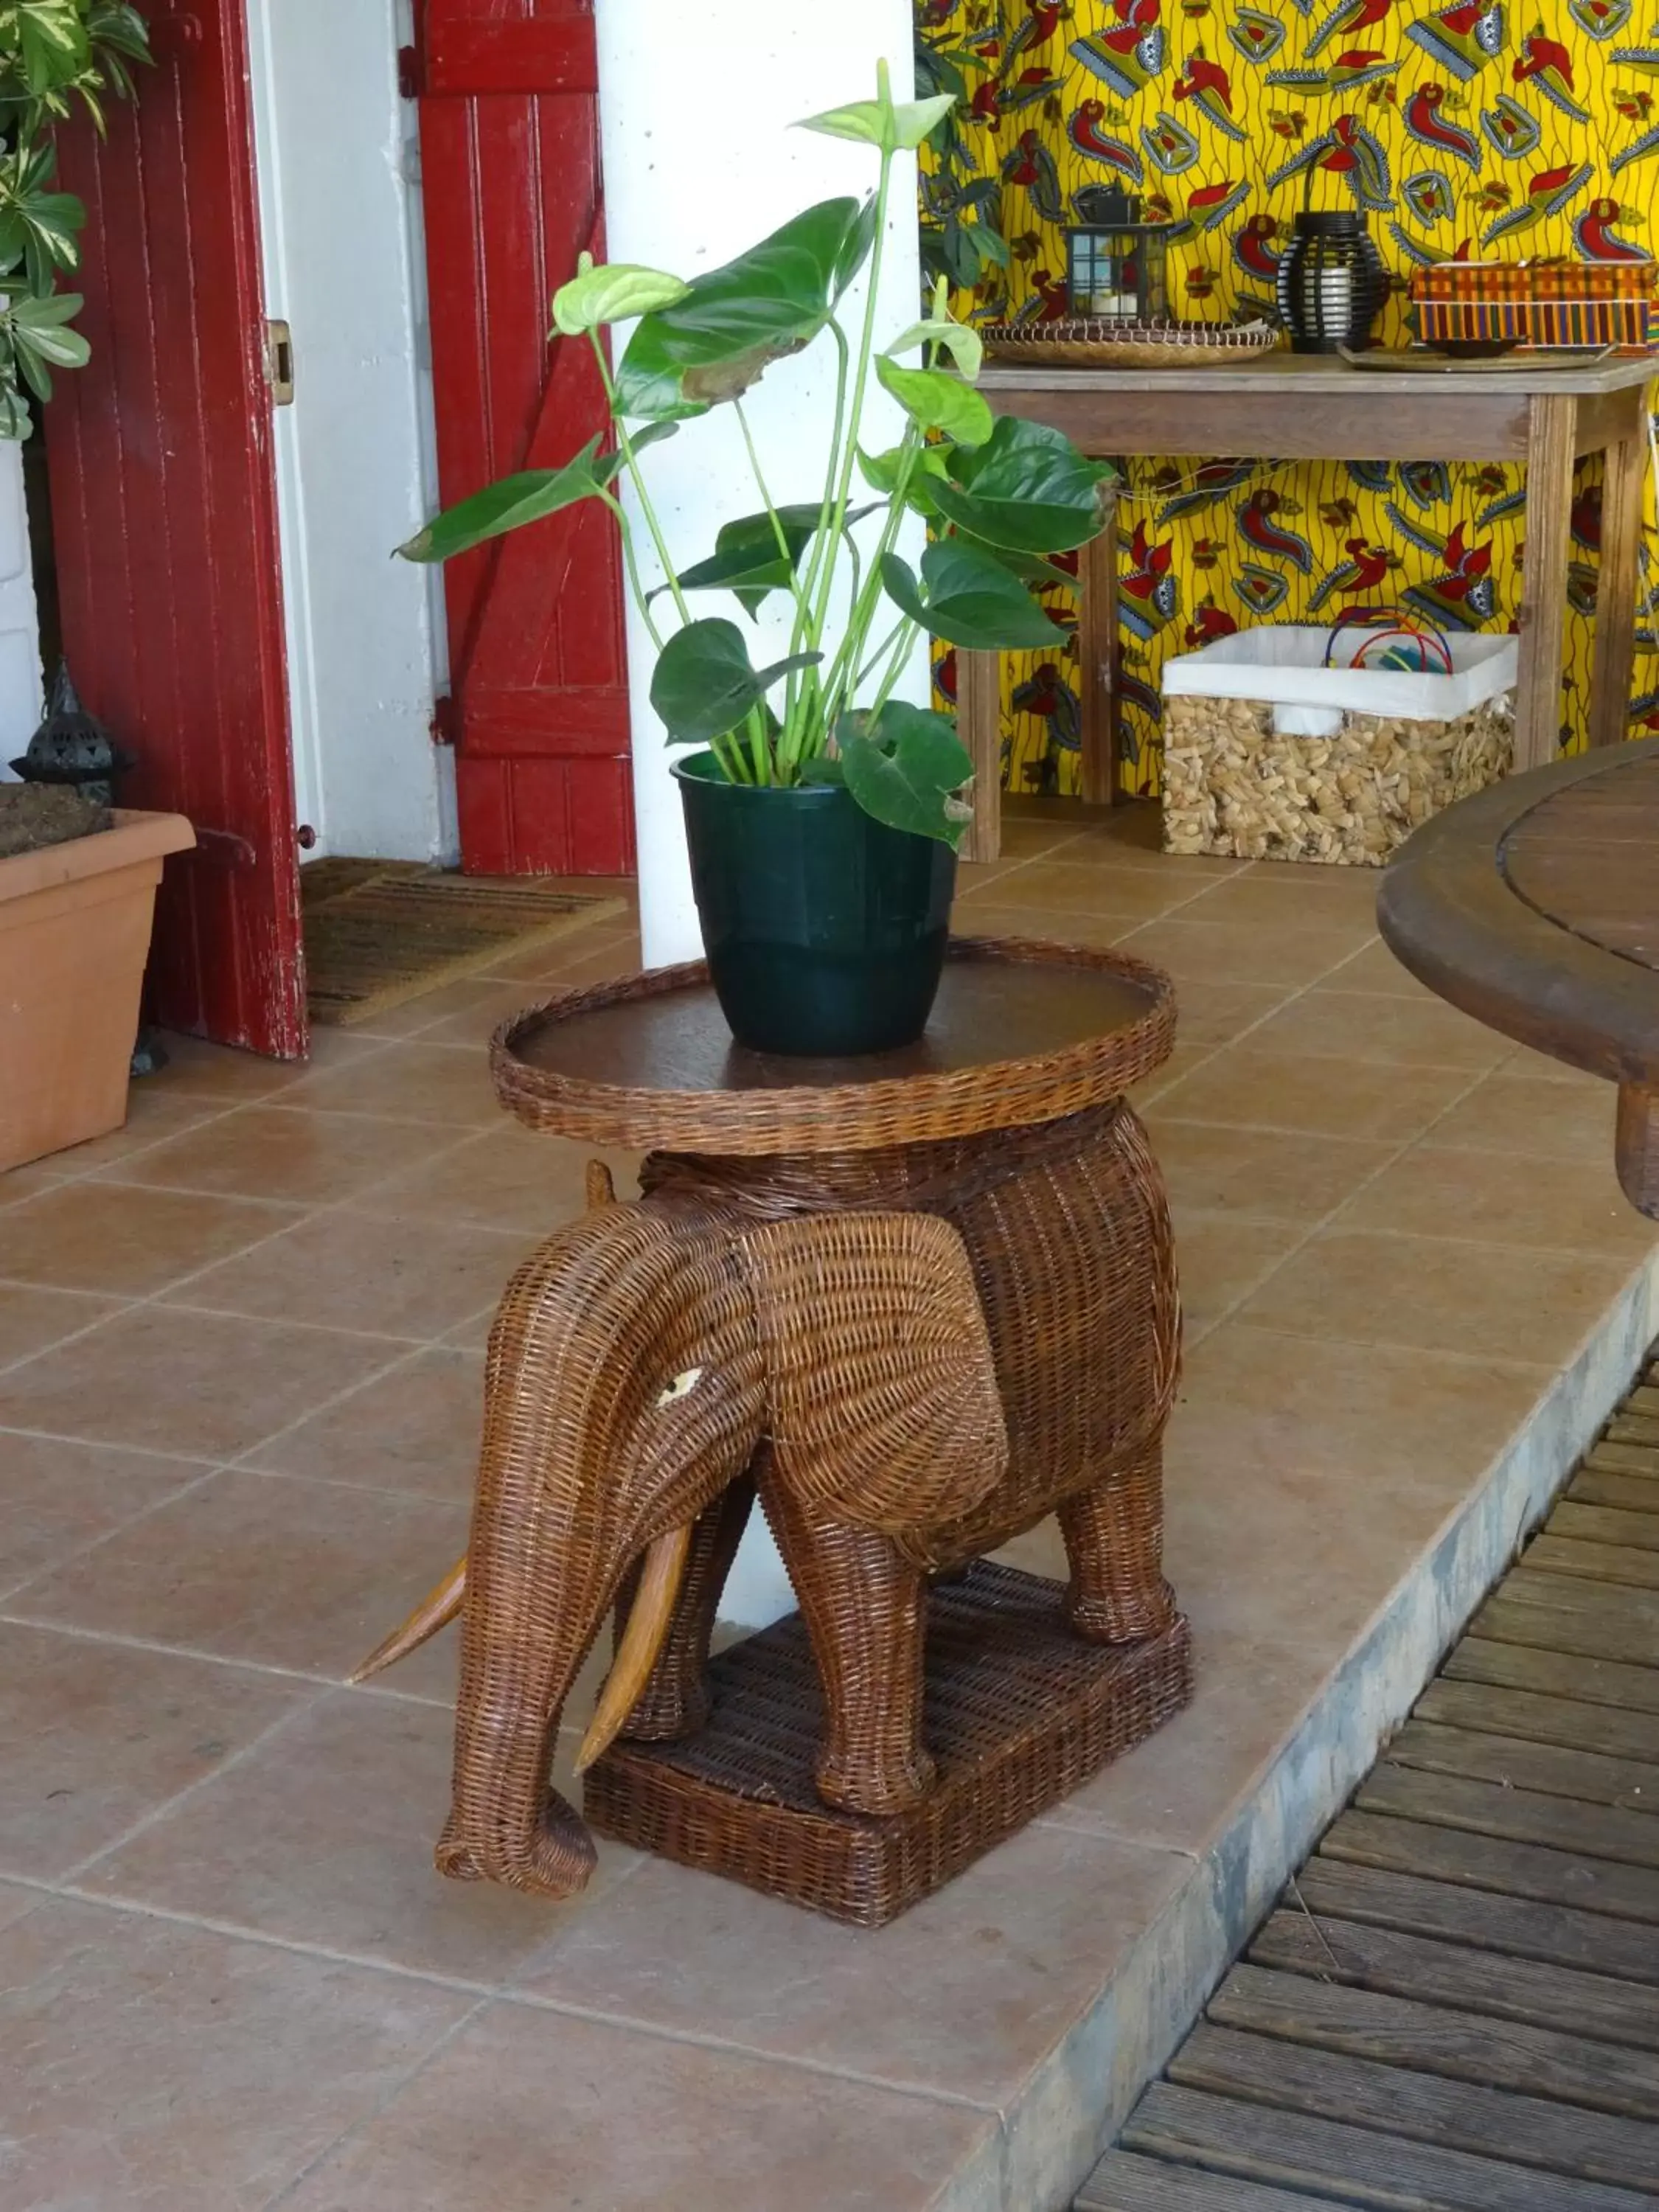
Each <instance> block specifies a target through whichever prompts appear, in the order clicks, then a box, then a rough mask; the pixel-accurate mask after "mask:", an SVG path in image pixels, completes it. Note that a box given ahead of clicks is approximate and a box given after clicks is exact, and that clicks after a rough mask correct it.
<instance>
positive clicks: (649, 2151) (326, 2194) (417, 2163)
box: [24, 1922, 997, 2212]
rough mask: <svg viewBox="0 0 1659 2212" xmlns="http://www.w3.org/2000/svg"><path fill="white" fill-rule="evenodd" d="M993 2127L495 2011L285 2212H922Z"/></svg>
mask: <svg viewBox="0 0 1659 2212" xmlns="http://www.w3.org/2000/svg"><path fill="white" fill-rule="evenodd" d="M24 1925H25V1927H27V1925H28V1923H27V1922H25V1923H24ZM854 1940H856V1939H854ZM996 2125H997V2123H996V2119H995V2116H994V2114H991V2113H987V2112H976V2111H974V2110H973V2109H971V2108H969V2107H965V2106H960V2105H950V2104H944V2103H938V2102H935V2101H933V2100H930V2099H928V2098H925V2097H908V2096H903V2095H901V2094H900V2093H897V2092H896V2091H894V2090H890V2089H879V2088H873V2087H868V2086H866V2084H864V2083H862V2082H858V2081H845V2080H840V2079H837V2078H836V2077H834V2076H832V2075H817V2074H809V2073H805V2072H803V2071H801V2070H799V2069H796V2068H793V2067H788V2066H775V2065H769V2064H768V2063H765V2062H764V2061H763V2060H760V2059H757V2058H750V2057H744V2056H743V2055H741V2054H739V2053H736V2052H732V2051H719V2050H711V2049H707V2048H704V2047H702V2046H700V2045H696V2044H693V2043H683V2042H675V2041H670V2040H667V2039H662V2038H659V2037H656V2036H648V2035H641V2034H638V2033H630V2032H629V2031H628V2030H626V2029H623V2028H618V2027H609V2026H607V2025H605V2023H603V2022H601V2021H589V2020H578V2019H571V2018H569V2017H567V2016H562V2015H557V2014H553V2013H547V2012H538V2011H537V2010H535V2009H534V2008H531V2007H528V2006H520V2005H514V2004H511V2003H507V2002H500V2003H497V2004H495V2005H492V2006H491V2007H490V2008H489V2010H488V2011H487V2012H485V2013H484V2014H483V2016H482V2017H481V2018H480V2019H479V2020H477V2021H474V2022H471V2024H470V2025H469V2026H468V2027H465V2029H464V2030H463V2031H462V2032H461V2033H460V2034H459V2035H458V2036H457V2037H456V2038H455V2039H454V2041H453V2043H452V2044H450V2045H448V2047H447V2049H446V2050H444V2051H441V2053H440V2054H439V2056H438V2057H436V2058H435V2059H434V2060H433V2061H432V2063H430V2064H429V2065H428V2066H427V2067H425V2068H424V2069H422V2073H421V2074H420V2075H419V2077H418V2079H416V2081H413V2082H411V2083H410V2087H408V2088H407V2089H406V2090H404V2093H402V2094H401V2095H400V2096H398V2098H396V2099H395V2100H393V2102H392V2104H391V2106H389V2107H388V2108H387V2109H386V2111H385V2112H381V2113H380V2114H379V2115H378V2116H377V2117H376V2118H374V2120H373V2121H372V2122H371V2123H370V2124H368V2126H367V2127H364V2128H362V2129H359V2130H357V2131H356V2134H354V2135H353V2136H352V2137H351V2139H350V2141H349V2142H346V2143H344V2144H343V2145H342V2146H341V2148H339V2149H338V2150H337V2151H336V2152H334V2153H333V2154H331V2156H330V2157H328V2158H327V2159H326V2160H324V2162H323V2163H322V2165H321V2166H319V2167H318V2169H317V2171H316V2172H314V2173H313V2174H311V2175H309V2176H308V2177H307V2179H306V2180H305V2181H304V2182H303V2183H302V2184H301V2186H300V2187H299V2188H298V2189H297V2190H296V2191H295V2192H294V2195H293V2197H291V2198H290V2199H289V2202H288V2203H285V2204H284V2205H283V2212H411V2208H413V2207H415V2206H420V2207H422V2212H424V2208H426V2207H428V2206H429V2207H431V2208H432V2209H433V2212H439V2208H444V2212H448V2208H450V2207H452V2206H462V2205H467V2204H487V2205H489V2208H490V2212H551V2207H552V2206H553V2205H554V2204H557V2205H558V2206H559V2207H560V2208H561V2212H562V2208H564V2207H566V2206H568V2207H569V2208H571V2212H575V2208H576V2207H578V2206H580V2207H582V2208H584V2212H586V2208H587V2207H590V2206H591V2207H592V2212H665V2208H666V2207H669V2206H671V2207H672V2208H673V2212H783V2208H787V2207H788V2206H792V2205H798V2206H808V2205H813V2206H817V2205H823V2206H826V2207H828V2206H832V2205H833V2206H835V2207H836V2212H841V2208H842V2207H845V2208H847V2212H852V2208H854V2207H855V2206H857V2207H865V2206H867V2207H869V2208H870V2212H925V2208H927V2207H929V2206H931V2205H933V2203H935V2201H936V2198H937V2197H938V2193H939V2191H940V2189H941V2188H942V2187H943V2185H944V2184H945V2179H946V2178H947V2177H948V2176H949V2175H950V2174H951V2172H952V2171H953V2170H954V2169H955V2168H956V2167H957V2166H959V2165H962V2164H965V2163H966V2162H967V2161H968V2160H969V2159H970V2158H973V2157H974V2156H975V2155H989V2154H991V2149H992V2145H993V2142H994V2132H995V2129H996Z"/></svg>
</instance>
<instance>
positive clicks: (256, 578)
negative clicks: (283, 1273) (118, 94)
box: [46, 0, 306, 1057]
mask: <svg viewBox="0 0 1659 2212" xmlns="http://www.w3.org/2000/svg"><path fill="white" fill-rule="evenodd" d="M145 13H146V15H148V17H149V23H150V30H151V37H152V40H153V42H154V46H155V56H156V66H155V69H153V70H141V71H140V72H139V73H138V74H139V84H138V95H139V96H138V100H137V105H136V106H131V107H130V106H126V105H125V104H123V103H121V102H112V103H111V104H110V107H109V116H108V136H107V137H106V138H103V139H100V137H98V135H97V133H96V132H95V131H94V130H93V129H92V128H91V126H90V125H88V123H87V122H86V121H85V120H84V118H76V120H75V121H74V122H73V123H71V124H70V125H69V126H68V127H66V128H65V130H64V131H63V133H62V134H61V138H60V149H59V152H60V166H61V169H62V173H63V179H64V185H66V186H67V187H68V188H69V189H70V191H77V192H79V193H81V194H82V197H84V198H85V200H86V202H87V204H88V210H89V216H88V225H87V230H86V265H85V268H84V270H82V276H81V278H80V279H79V280H78V281H79V283H80V286H81V289H82V290H83V291H84V293H85V295H86V302H87V304H86V310H85V313H84V314H83V315H82V319H81V327H82V330H83V331H85V332H86V335H87V337H88V339H89V340H90V341H91V344H92V361H91V362H90V364H89V366H88V368H86V369H84V370H82V372H81V373H80V374H75V375H64V376H62V377H60V378H59V379H58V385H57V392H56V396H55V397H54V398H53V399H52V404H51V405H50V406H49V407H48V408H47V409H46V432H47V451H48V456H49V460H50V465H51V474H52V523H53V536H54V541H55V545H56V553H57V566H58V591H59V595H60V598H61V600H62V611H63V624H64V649H65V652H66V654H67V656H68V659H69V663H70V668H71V669H72V670H73V671H74V675H75V680H76V684H77V685H78V687H79V689H80V690H81V692H82V696H83V697H84V698H85V699H86V702H87V703H88V706H89V707H91V708H93V709H94V712H95V713H97V714H101V715H102V716H103V717H104V719H105V720H106V721H107V722H108V723H109V724H110V725H111V726H112V728H113V730H114V731H115V732H116V733H117V735H118V738H120V739H121V740H122V741H123V742H124V743H125V744H128V745H129V746H130V747H131V750H133V751H134V752H136V753H137V755H138V757H139V766H138V768H137V770H136V772H135V773H134V775H132V776H131V779H130V780H129V781H128V783H127V784H126V785H125V786H124V787H123V794H122V795H123V797H124V798H125V799H126V801H127V803H128V804H129V805H134V806H152V807H164V808H169V809H173V810H176V811H178V812H179V813H181V814H187V815H188V816H189V817H190V818H191V821H192V822H193V823H195V824H196V829H197V837H198V838H199V839H200V841H201V842H200V846H199V849H198V850H197V852H196V853H194V854H186V855H181V856H180V858H179V860H172V861H169V862H168V864H167V881H166V884H165V886H164V888H163V891H162V896H161V902H160V904H159V906H158V908H157V914H156V930H155V952H154V956H153V959H152V965H151V978H152V991H153V994H154V1003H155V1011H156V1012H157V1014H158V1015H159V1016H160V1018H161V1019H162V1020H163V1021H165V1022H167V1023H168V1024H171V1025H173V1027H175V1028H178V1029H182V1030H193V1031H195V1032H197V1034H199V1035H202V1036H210V1037H216V1038H217V1039H219V1040H220V1041H221V1042H223V1043H227V1044H240V1045H248V1046H252V1048H253V1049H254V1050H255V1051H257V1052H265V1053H272V1054H278V1055H281V1056H283V1057H289V1056H293V1055H297V1054H301V1053H302V1052H303V1051H304V1049H305V1044H306V1022H305V986H304V976H303V972H302V969H303V963H302V956H301V944H300V899H299V869H298V854H297V852H296V849H295V841H294V806H293V794H292V782H291V776H290V769H289V730H288V702H287V692H286V674H285V666H284V649H283V608H282V578H281V568H280V563H279V554H278V548H277V537H276V482H275V477H274V475H273V471H272V465H271V439H270V393H269V391H268V389H267V387H266V385H265V380H264V320H263V316H264V307H263V304H262V299H261V286H260V277H259V246H258V214H257V193H256V185H255V179H254V167H253V151H252V119H251V115H250V111H249V105H248V85H247V58H246V24H245V18H244V11H243V7H242V0H190V4H189V5H188V6H183V5H180V4H179V0H150V3H149V4H148V5H147V7H146V9H145Z"/></svg>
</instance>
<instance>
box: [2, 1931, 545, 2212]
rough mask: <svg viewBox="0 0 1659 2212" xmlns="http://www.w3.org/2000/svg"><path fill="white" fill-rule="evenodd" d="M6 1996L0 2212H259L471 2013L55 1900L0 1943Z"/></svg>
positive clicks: (397, 1985) (428, 1989) (300, 1960)
mask: <svg viewBox="0 0 1659 2212" xmlns="http://www.w3.org/2000/svg"><path fill="white" fill-rule="evenodd" d="M0 1989H3V1990H4V1996H3V1997H0V2079H3V2080H4V2081H5V2084H6V2138H7V2144H6V2163H5V2166H4V2167H3V2169H0V2207H3V2208H4V2212H36V2208H39V2212H46V2207H49V2206H50V2207H52V2208H53V2212H58V2208H60V2207H61V2208H63V2212H70V2208H74V2212H83V2208H84V2212H261V2209H262V2208H263V2207H264V2206H266V2205H268V2204H270V2203H272V2202H273V2200H274V2199H275V2198H276V2196H277V2195H278V2194H279V2192H280V2191H282V2190H283V2188H284V2187H285V2185H287V2184H288V2183H289V2182H290V2181H291V2180H293V2179H295V2177H296V2176H297V2175H298V2174H300V2173H301V2172H304V2170H305V2169H306V2167H307V2166H309V2165H310V2164H311V2163H312V2162H313V2160H315V2159H317V2158H318V2157H319V2156H320V2155H321V2154H322V2153H323V2152H324V2151H325V2150H326V2149H327V2148H329V2146H330V2144H331V2143H333V2142H336V2141H337V2140H338V2138H339V2137H340V2136H342V2135H343V2133H344V2131H345V2130H347V2129H349V2128H350V2127H352V2126H353V2125H355V2124H356V2123H357V2122H359V2121H361V2120H363V2119H365V2118H368V2116H369V2115H370V2114H372V2113H373V2112H375V2111H376V2110H377V2108H378V2107H379V2106H380V2105H382V2104H383V2103H384V2102H385V2100H386V2098H387V2097H388V2096H389V2095H390V2094H391V2093H392V2092H393V2091H394V2090H395V2089H396V2088H397V2087H398V2086H399V2084H400V2083H401V2082H403V2081H404V2080H406V2079H407V2078H408V2076H409V2075H411V2074H412V2073H414V2071H415V2070H416V2068H418V2066H419V2065H420V2063H421V2062H422V2059H424V2058H425V2057H427V2056H428V2053H429V2052H430V2051H433V2049H434V2048H435V2046H436V2045H437V2044H438V2043H439V2042H440V2041H441V2039H442V2038H443V2037H444V2036H445V2035H446V2034H447V2033H448V2032H449V2031H450V2030H451V2029H452V2028H453V2027H454V2026H455V2025H456V2023H457V2022H458V2021H460V2020H461V2019H463V2018H464V2017H465V2014H466V2013H467V2011H468V2009H469V2008H470V2003H471V2001H470V2000H469V1999H468V1998H467V1997H466V1996H465V1995H463V1994H461V1993H460V1992H459V1991H456V1990H445V1989H441V1988H438V1987H436V1986H435V1985H433V1984H428V1983H421V1982H416V1981H411V1980H410V1979H408V1978H402V1977H393V1976H391V1975H385V1974H376V1973H373V1972H369V1971H368V1970H366V1969H363V1968H361V1967H353V1966H336V1965H333V1964H331V1962H330V1961H328V1960H322V1959H310V1958H304V1957H301V1956H300V1955H298V1954H295V1953H294V1952H291V1951H283V1950H278V1949H276V1948H275V1947H273V1946H272V1945H270V1944H266V1943H246V1942H235V1941H234V1940H232V1939H230V1938H228V1937H226V1936H218V1935H215V1934H214V1933H213V1932H212V1931H211V1930H210V1929H196V1928H187V1927H181V1926H179V1924H178V1923H176V1922H173V1921H167V1920H157V1919H153V1918H150V1917H146V1916H145V1915H143V1914H138V1913H125V1912H114V1911H108V1910H106V1908H104V1907H102V1906H100V1905H83V1904H78V1903H75V1902H72V1901H70V1900H67V1899H66V1900H64V1901H63V1902H61V1903H60V1902H57V1901H52V1902H50V1903H48V1904H46V1905H42V1906H41V1907H40V1910H39V1911H34V1912H31V1913H30V1914H28V1916H27V1917H26V1918H24V1919H22V1920H20V1921H18V1922H16V1923H15V1924H14V1925H13V1926H11V1927H9V1928H8V1929H6V1930H5V1932H4V1934H3V1936H0ZM433 2203H434V2200H433V2199H432V2198H430V2197H422V2195H421V2194H420V2193H419V2192H418V2191H416V2193H415V2194H413V2195H412V2196H411V2197H410V2198H409V2200H408V2204H409V2205H410V2206H411V2207H412V2206H413V2205H416V2204H422V2205H426V2204H433ZM543 2203H544V2208H545V2205H546V2199H545V2197H544V2200H543ZM434 2212H437V2208H436V2206H435V2205H434Z"/></svg>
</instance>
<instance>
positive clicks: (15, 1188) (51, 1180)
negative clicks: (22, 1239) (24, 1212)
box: [0, 1152, 70, 1206]
mask: <svg viewBox="0 0 1659 2212" xmlns="http://www.w3.org/2000/svg"><path fill="white" fill-rule="evenodd" d="M64 1157H65V1155H64V1153H62V1152H54V1153H53V1154H52V1158H50V1159H49V1160H32V1161H30V1162H29V1163H28V1164H27V1165H26V1166H23V1167H21V1168H8V1169H7V1170H5V1172H4V1174H3V1175H0V1206H21V1204H22V1203H23V1201H24V1200H25V1199H28V1198H39V1197H40V1194H41V1192H42V1191H43V1190H57V1189H58V1188H60V1187H61V1186H62V1185H63V1184H64V1183H65V1182H69V1181H70V1177H69V1176H66V1175H65V1174H64V1170H63V1169H62V1168H61V1167H60V1166H58V1164H57V1163H58V1161H60V1160H62V1159H63V1158H64Z"/></svg>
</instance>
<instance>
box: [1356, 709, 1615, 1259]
mask: <svg viewBox="0 0 1659 2212" xmlns="http://www.w3.org/2000/svg"><path fill="white" fill-rule="evenodd" d="M1376 913H1377V926H1378V927H1379V928H1380V929H1381V931H1382V933H1383V939H1384V940H1385V941H1386V942H1387V943H1388V944H1389V945H1390V946H1391V947H1392V948H1393V950H1394V951H1395V954H1396V956H1397V957H1399V958H1400V959H1401V961H1402V962H1403V963H1404V964H1405V965H1406V966H1407V968H1409V969H1410V970H1411V971H1412V973H1413V975H1415V976H1417V977H1418V979H1419V981H1421V982H1424V983H1426V984H1427V985H1428V987H1429V988H1430V989H1431V991H1434V992H1436V993H1437V994H1438V995H1439V996H1440V997H1441V998H1443V999H1445V1000H1448V1001H1449V1003H1450V1004H1451V1005H1453V1006H1460V1007H1462V1010H1463V1012H1465V1013H1467V1014H1473V1015H1474V1018H1475V1019H1476V1020H1477V1021H1480V1022H1485V1023H1486V1025H1487V1026H1488V1027H1489V1028H1491V1029H1495V1030H1501V1031H1502V1033H1503V1034H1504V1036H1512V1037H1515V1038H1516V1039H1517V1040H1518V1041H1519V1042H1521V1043H1522V1044H1526V1045H1530V1046H1532V1047H1533V1048H1534V1050H1536V1051H1539V1052H1544V1053H1548V1054H1551V1055H1552V1056H1553V1058H1554V1059H1557V1060H1565V1061H1567V1062H1568V1063H1569V1064H1570V1065H1571V1066H1575V1067H1582V1068H1584V1069H1586V1070H1588V1071H1589V1073H1591V1074H1593V1075H1601V1076H1605V1077H1606V1078H1607V1079H1608V1081H1610V1082H1613V1083H1616V1084H1617V1085H1619V1109H1618V1121H1617V1130H1616V1140H1615V1158H1616V1161H1617V1164H1618V1168H1619V1174H1620V1181H1621V1182H1622V1183H1623V1185H1624V1188H1625V1191H1626V1195H1627V1196H1628V1197H1629V1198H1630V1199H1631V1200H1632V1203H1633V1204H1634V1205H1636V1206H1639V1207H1640V1208H1641V1210H1642V1211H1643V1212H1644V1213H1648V1214H1651V1215H1659V738H1649V739H1647V740H1645V741H1644V742H1643V743H1641V744H1627V745H1620V746H1617V747H1609V748H1604V749H1603V750H1600V751H1597V752H1592V753H1588V754H1585V755H1583V756H1581V757H1579V758H1578V759H1577V760H1568V761H1560V762H1558V763H1555V764H1554V765H1553V766H1551V767H1549V768H1541V769H1532V770H1531V771H1529V772H1528V774H1526V775H1516V776H1511V777H1510V779H1509V780H1508V781H1507V782H1504V783H1500V784H1497V785H1495V786H1494V787H1492V789H1491V790H1490V791H1484V792H1481V793H1479V794H1478V796H1476V797H1475V798H1474V799H1464V800H1463V801H1462V803H1461V804H1460V805H1456V806H1453V807H1449V808H1448V809H1447V811H1445V813H1443V814H1442V815H1439V816H1437V817H1436V818H1435V819H1434V820H1433V821H1432V822H1430V823H1425V825H1424V827H1423V828H1422V829H1419V830H1418V831H1417V832H1416V833H1415V834H1414V835H1413V836H1412V837H1411V838H1409V839H1408V840H1407V842H1406V843H1405V844H1404V845H1403V846H1401V849H1400V851H1399V853H1398V854H1396V855H1395V859H1394V860H1393V862H1392V864H1391V865H1390V866H1389V869H1388V872H1386V874H1385V875H1384V876H1383V883H1382V887H1381V889H1380V890H1379V891H1378V894H1377V908H1376Z"/></svg>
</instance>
